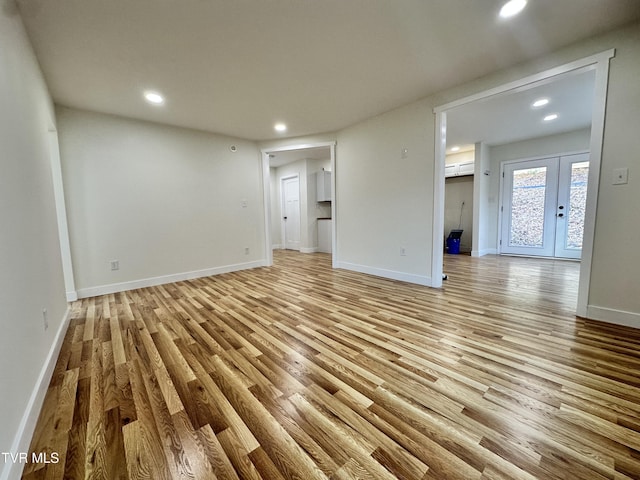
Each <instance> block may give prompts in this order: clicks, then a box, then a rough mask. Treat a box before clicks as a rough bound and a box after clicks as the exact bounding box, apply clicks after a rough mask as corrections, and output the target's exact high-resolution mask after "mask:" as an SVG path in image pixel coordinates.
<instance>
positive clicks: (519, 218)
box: [500, 153, 589, 259]
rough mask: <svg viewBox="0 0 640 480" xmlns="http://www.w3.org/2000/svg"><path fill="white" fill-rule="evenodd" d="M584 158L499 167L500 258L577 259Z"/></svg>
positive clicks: (585, 168) (583, 201) (585, 170)
mask: <svg viewBox="0 0 640 480" xmlns="http://www.w3.org/2000/svg"><path fill="white" fill-rule="evenodd" d="M588 176H589V154H587V153H584V154H578V155H565V156H561V157H553V158H544V159H539V160H527V161H522V162H512V163H508V164H505V165H504V167H503V177H504V180H503V184H502V188H503V190H502V200H503V205H502V224H501V228H500V252H501V253H505V254H514V255H531V256H542V257H559V258H578V259H579V258H580V257H581V255H582V235H583V231H584V215H585V206H586V196H587V178H588Z"/></svg>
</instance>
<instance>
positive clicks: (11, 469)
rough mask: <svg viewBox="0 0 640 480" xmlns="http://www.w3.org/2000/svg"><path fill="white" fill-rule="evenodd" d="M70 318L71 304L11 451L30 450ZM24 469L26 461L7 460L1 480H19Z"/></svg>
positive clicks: (50, 350)
mask: <svg viewBox="0 0 640 480" xmlns="http://www.w3.org/2000/svg"><path fill="white" fill-rule="evenodd" d="M70 319H71V307H70V306H69V307H67V311H66V312H65V314H64V317H63V318H62V321H61V322H60V327H59V328H58V331H57V332H56V336H55V338H54V339H53V343H52V344H51V348H50V349H49V353H48V355H47V358H46V360H45V362H44V365H43V366H42V370H40V375H38V379H37V381H36V384H35V387H34V388H33V392H31V397H29V402H28V403H27V406H26V408H25V410H24V413H23V414H22V419H21V420H20V425H19V426H18V431H17V432H16V436H15V437H14V439H13V444H12V445H11V450H10V451H11V452H12V453H14V454H16V453H19V452H28V451H29V445H30V444H31V439H32V437H33V432H34V430H35V428H36V423H37V422H38V416H39V415H40V410H41V409H42V404H43V402H44V397H45V396H46V394H47V390H48V389H49V383H51V377H52V376H53V370H54V369H55V367H56V362H57V361H58V355H59V354H60V349H61V348H62V342H63V341H64V337H65V335H66V333H67V328H68V327H69V320H70ZM23 469H24V463H21V462H15V463H13V462H6V463H5V465H4V468H3V469H2V471H1V472H0V480H14V479H15V480H18V479H19V478H20V477H21V476H22V470H23Z"/></svg>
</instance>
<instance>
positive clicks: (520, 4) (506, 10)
mask: <svg viewBox="0 0 640 480" xmlns="http://www.w3.org/2000/svg"><path fill="white" fill-rule="evenodd" d="M526 6H527V0H510V1H508V2H507V3H505V4H504V5H503V6H502V8H501V9H500V16H501V17H502V18H511V17H513V16H515V15H517V14H519V13H520V12H521V11H522V10H523V9H524V7H526Z"/></svg>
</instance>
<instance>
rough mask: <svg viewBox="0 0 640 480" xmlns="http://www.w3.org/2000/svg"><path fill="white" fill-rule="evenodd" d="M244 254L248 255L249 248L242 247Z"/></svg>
mask: <svg viewBox="0 0 640 480" xmlns="http://www.w3.org/2000/svg"><path fill="white" fill-rule="evenodd" d="M244 254H245V255H249V247H244Z"/></svg>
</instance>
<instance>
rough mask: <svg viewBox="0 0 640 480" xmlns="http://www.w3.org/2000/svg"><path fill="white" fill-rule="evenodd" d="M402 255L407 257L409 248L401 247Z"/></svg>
mask: <svg viewBox="0 0 640 480" xmlns="http://www.w3.org/2000/svg"><path fill="white" fill-rule="evenodd" d="M400 256H401V257H406V256H407V249H406V248H404V247H400Z"/></svg>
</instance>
